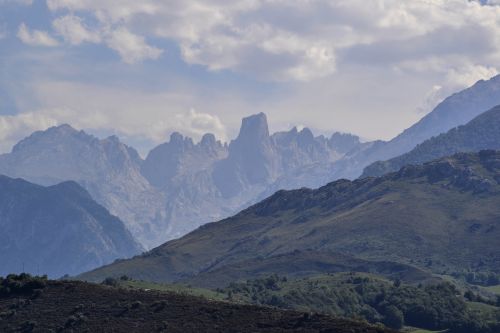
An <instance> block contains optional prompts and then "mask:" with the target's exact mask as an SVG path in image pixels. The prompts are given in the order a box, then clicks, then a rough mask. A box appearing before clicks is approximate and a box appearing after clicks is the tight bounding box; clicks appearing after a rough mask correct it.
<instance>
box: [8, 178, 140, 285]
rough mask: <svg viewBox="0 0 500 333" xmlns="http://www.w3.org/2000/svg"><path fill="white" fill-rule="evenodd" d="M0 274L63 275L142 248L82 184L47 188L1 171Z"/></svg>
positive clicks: (125, 255) (121, 256) (80, 270)
mask: <svg viewBox="0 0 500 333" xmlns="http://www.w3.org/2000/svg"><path fill="white" fill-rule="evenodd" d="M0 229H1V230H2V232H1V233H0V263H1V265H0V276H5V275H7V274H9V273H14V272H21V271H25V272H31V273H33V274H37V273H38V274H42V273H43V274H48V275H49V276H51V277H54V278H59V277H61V276H62V275H64V274H72V275H74V274H78V273H81V272H83V271H86V270H89V269H92V268H95V267H98V266H101V265H104V264H107V263H110V262H112V261H113V260H115V259H118V258H127V257H131V256H132V255H134V254H136V253H138V252H139V251H141V250H142V248H141V246H140V245H139V244H138V243H136V241H135V240H134V239H133V237H132V235H131V234H130V233H129V232H128V231H127V229H126V228H125V225H124V224H123V223H122V222H121V221H120V220H119V219H118V218H117V217H115V216H112V215H111V214H109V212H108V211H107V210H106V209H105V208H104V207H102V206H101V205H99V204H97V203H96V202H95V201H94V200H93V199H92V198H91V197H90V195H89V194H88V193H87V191H85V190H84V189H83V188H82V187H81V186H80V185H78V184H77V183H75V182H65V183H61V184H58V185H54V186H50V187H43V186H40V185H35V184H32V183H29V182H27V181H25V180H22V179H12V178H8V177H5V176H0Z"/></svg>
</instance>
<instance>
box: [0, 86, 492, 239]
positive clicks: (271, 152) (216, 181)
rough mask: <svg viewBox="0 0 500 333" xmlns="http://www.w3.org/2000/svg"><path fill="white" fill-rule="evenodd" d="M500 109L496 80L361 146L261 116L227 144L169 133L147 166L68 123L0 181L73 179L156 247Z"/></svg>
mask: <svg viewBox="0 0 500 333" xmlns="http://www.w3.org/2000/svg"><path fill="white" fill-rule="evenodd" d="M498 104H500V76H496V77H494V78H492V79H490V80H488V81H479V82H478V83H476V84H475V85H473V86H472V87H470V88H468V89H465V90H464V91H462V92H459V93H456V94H454V95H452V96H450V97H448V98H447V99H446V100H444V101H443V102H442V103H440V104H439V105H438V106H437V107H436V108H435V109H434V110H433V111H432V112H431V113H429V114H428V115H426V116H425V117H424V118H423V119H422V120H421V121H420V122H418V123H417V124H415V125H414V126H412V127H411V128H409V129H408V130H406V131H404V132H403V133H402V134H401V135H399V136H398V137H396V138H394V139H393V140H391V141H389V142H383V141H374V142H364V143H362V142H361V141H360V139H359V137H357V136H354V135H350V134H341V133H334V134H333V135H332V136H331V137H330V138H327V137H324V136H315V135H314V134H313V133H312V132H311V131H310V130H309V129H307V128H305V129H302V130H301V131H299V130H297V128H293V129H291V130H290V131H286V132H278V133H274V134H271V133H269V128H268V124H267V118H266V116H265V115H264V114H262V113H261V114H257V115H253V116H249V117H246V118H244V119H243V120H242V125H241V129H240V132H239V134H238V136H237V137H236V138H235V139H234V140H232V141H231V142H230V143H229V144H223V143H221V142H219V141H217V140H216V138H215V136H214V135H212V134H206V135H205V136H203V138H202V140H201V141H200V142H198V143H194V142H193V140H192V139H190V138H186V137H184V136H182V135H181V134H179V133H173V134H172V135H171V136H170V140H169V141H167V142H165V143H163V144H161V145H159V146H157V147H155V148H154V149H152V150H151V151H150V153H149V154H148V155H147V157H146V158H145V160H142V159H141V157H140V156H139V155H138V154H137V152H136V151H135V150H134V149H133V148H130V147H128V146H126V145H124V144H123V143H121V142H120V141H119V140H118V138H116V137H109V138H107V139H103V140H100V139H97V138H95V137H93V136H91V135H88V134H86V133H85V132H83V131H77V130H74V129H73V128H71V127H70V126H68V125H62V126H59V127H54V128H50V129H48V130H46V131H40V132H36V133H34V134H33V135H31V136H30V137H28V138H26V139H24V140H22V141H21V142H20V143H19V144H17V145H16V146H15V147H14V149H13V150H12V152H11V153H10V154H4V155H0V174H5V175H7V176H11V177H21V178H25V179H27V180H29V181H32V182H36V183H39V184H44V185H48V184H55V183H58V182H61V181H65V180H74V181H77V182H78V183H79V184H81V185H82V186H83V187H85V188H86V189H87V190H88V191H89V192H90V194H91V195H92V197H93V198H95V199H96V201H98V202H99V203H101V204H103V205H104V206H105V207H106V208H107V209H109V210H110V212H111V213H113V214H115V215H117V216H119V217H120V218H121V219H122V220H123V221H124V222H125V224H126V225H127V228H128V229H129V230H130V231H131V232H132V234H133V235H134V237H135V238H136V239H138V240H139V241H140V242H141V244H143V245H144V246H145V247H147V248H152V247H154V246H157V245H159V244H161V243H162V242H164V241H166V240H169V239H173V238H177V237H180V236H182V235H185V234H186V233H188V232H190V231H192V230H194V229H196V228H197V227H199V226H200V225H203V224H205V223H208V222H212V221H216V220H220V219H222V218H225V217H228V216H231V215H233V214H235V213H237V212H238V211H240V210H242V209H245V208H247V207H249V206H250V205H252V204H254V203H256V202H258V201H260V200H263V199H265V198H266V197H268V196H270V195H272V194H273V193H274V192H276V191H279V190H282V189H296V188H301V187H309V188H318V187H320V186H323V185H324V184H326V183H329V182H331V181H333V180H336V179H341V178H345V179H355V178H357V177H359V176H360V175H361V174H362V171H363V169H364V168H365V167H366V166H368V165H370V164H371V163H374V162H376V161H379V160H384V159H389V158H393V157H396V156H399V155H401V154H402V153H406V152H408V151H410V150H411V149H413V148H414V147H415V146H416V145H417V144H419V143H421V142H422V141H424V140H426V139H429V138H430V137H432V136H436V135H438V134H440V133H441V131H447V130H449V129H451V128H453V127H456V126H457V125H463V124H465V122H467V121H469V120H470V119H472V118H474V117H475V116H477V115H478V114H480V113H481V112H483V111H484V110H487V109H489V108H491V107H493V106H495V105H498Z"/></svg>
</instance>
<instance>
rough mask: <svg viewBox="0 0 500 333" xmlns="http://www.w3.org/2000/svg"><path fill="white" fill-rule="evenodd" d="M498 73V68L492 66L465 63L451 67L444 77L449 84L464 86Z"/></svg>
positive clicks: (457, 86)
mask: <svg viewBox="0 0 500 333" xmlns="http://www.w3.org/2000/svg"><path fill="white" fill-rule="evenodd" d="M498 74H499V72H498V70H497V69H496V68H495V67H492V66H488V67H487V66H482V65H467V66H462V67H460V68H453V69H451V70H450V71H449V72H448V74H447V77H446V78H447V80H448V83H449V86H454V87H456V88H465V87H468V86H471V85H473V84H474V83H476V82H477V81H479V80H487V79H489V78H491V77H493V76H495V75H498Z"/></svg>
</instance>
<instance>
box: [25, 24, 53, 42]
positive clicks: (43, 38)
mask: <svg viewBox="0 0 500 333" xmlns="http://www.w3.org/2000/svg"><path fill="white" fill-rule="evenodd" d="M17 37H18V38H19V39H20V40H21V41H22V42H23V43H25V44H28V45H32V46H57V45H58V44H59V43H58V42H57V40H55V39H54V38H53V37H51V36H50V35H49V33H48V32H46V31H41V30H32V31H30V29H29V28H28V27H27V26H26V24H24V23H21V25H20V26H19V30H18V31H17Z"/></svg>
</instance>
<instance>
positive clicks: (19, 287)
mask: <svg viewBox="0 0 500 333" xmlns="http://www.w3.org/2000/svg"><path fill="white" fill-rule="evenodd" d="M46 286H47V276H45V275H44V276H31V275H30V274H26V273H22V274H19V275H16V274H10V275H8V276H7V277H6V278H0V295H10V294H27V295H30V294H33V292H34V291H35V290H42V289H44V288H45V287H46Z"/></svg>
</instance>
